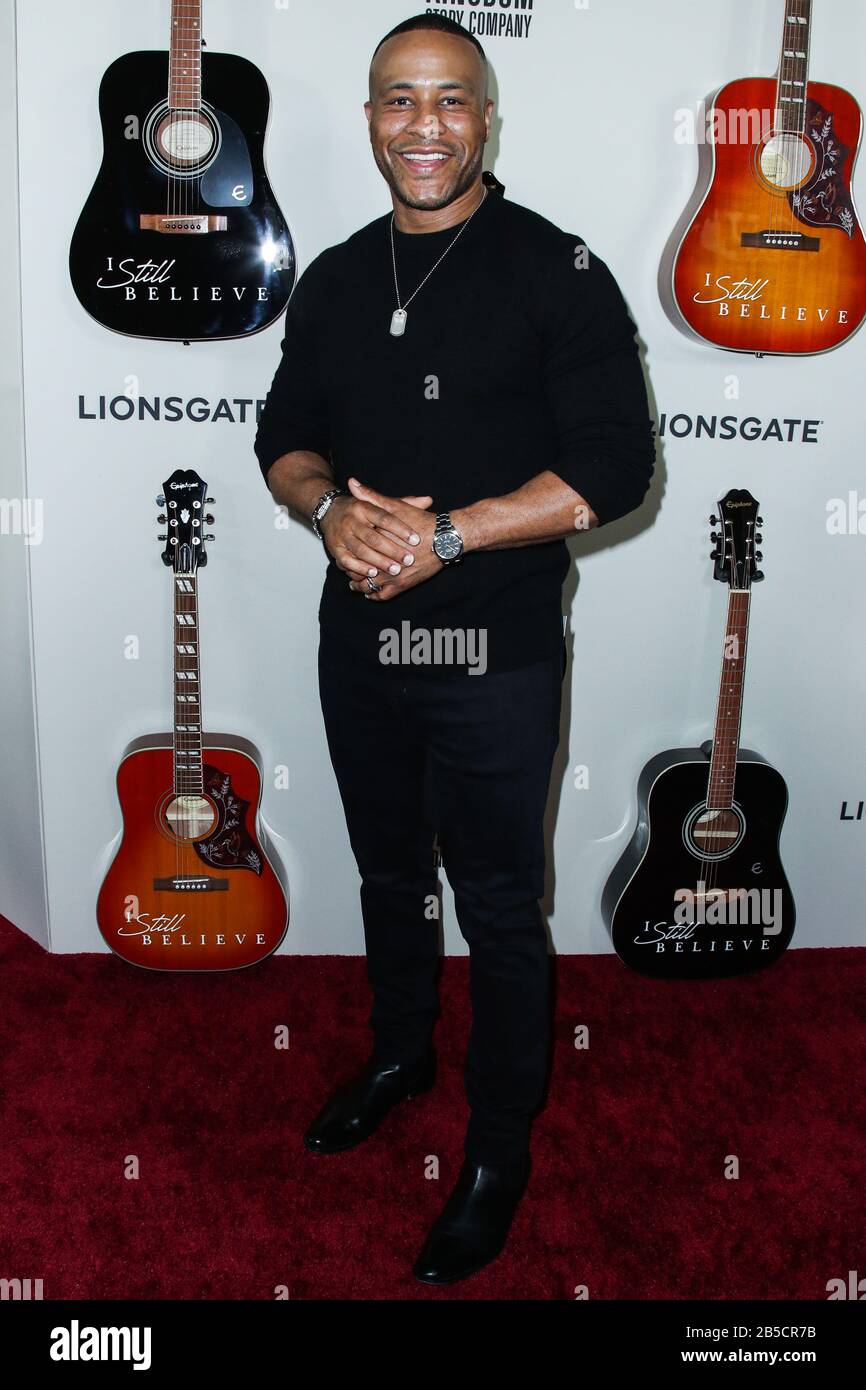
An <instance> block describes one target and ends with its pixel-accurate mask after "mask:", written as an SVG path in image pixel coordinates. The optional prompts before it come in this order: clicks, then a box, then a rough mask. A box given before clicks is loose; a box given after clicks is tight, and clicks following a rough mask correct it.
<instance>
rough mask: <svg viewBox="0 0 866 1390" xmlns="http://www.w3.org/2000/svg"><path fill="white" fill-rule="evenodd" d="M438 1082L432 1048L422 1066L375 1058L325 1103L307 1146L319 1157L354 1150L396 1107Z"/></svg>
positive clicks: (307, 1138) (308, 1136)
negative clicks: (376, 1059)
mask: <svg viewBox="0 0 866 1390" xmlns="http://www.w3.org/2000/svg"><path fill="white" fill-rule="evenodd" d="M435 1079H436V1055H435V1053H434V1051H433V1048H432V1047H431V1048H430V1050H429V1051H428V1053H427V1055H426V1057H424V1059H423V1060H422V1061H421V1062H414V1063H407V1062H380V1061H375V1060H374V1059H373V1058H372V1057H371V1058H370V1059H369V1060H368V1061H367V1062H366V1063H365V1064H364V1066H363V1067H362V1068H361V1070H360V1072H359V1073H358V1075H357V1076H354V1077H352V1079H351V1080H350V1081H347V1082H345V1083H344V1084H343V1085H342V1086H340V1087H339V1088H338V1089H337V1090H336V1091H335V1092H334V1094H333V1095H332V1096H331V1098H330V1100H328V1101H326V1102H325V1104H324V1105H323V1106H322V1109H321V1110H320V1111H319V1113H318V1115H317V1116H316V1118H315V1120H314V1121H313V1123H312V1124H311V1125H310V1127H309V1129H308V1130H307V1132H306V1134H305V1135H304V1143H305V1145H306V1146H307V1148H308V1149H312V1151H313V1153H317V1154H335V1153H341V1152H342V1151H343V1149H353V1148H354V1147H355V1145H356V1144H360V1143H361V1141H362V1140H364V1139H367V1138H369V1136H370V1135H371V1134H372V1133H373V1131H374V1130H376V1129H378V1127H379V1125H380V1124H381V1123H382V1121H383V1120H384V1118H385V1116H386V1115H387V1114H388V1111H389V1110H391V1109H392V1107H393V1106H395V1105H396V1104H397V1103H398V1102H399V1101H401V1100H411V1098H412V1096H419V1095H421V1094H422V1092H424V1091H429V1090H430V1088H431V1086H432V1085H433V1082H434V1081H435Z"/></svg>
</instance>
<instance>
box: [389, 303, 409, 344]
mask: <svg viewBox="0 0 866 1390" xmlns="http://www.w3.org/2000/svg"><path fill="white" fill-rule="evenodd" d="M405 331H406V310H405V309H395V310H394V312H393V314H392V315H391V333H392V334H393V336H394V337H395V338H400V337H402V336H403V334H404V333H405Z"/></svg>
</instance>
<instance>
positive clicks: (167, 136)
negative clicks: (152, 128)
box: [156, 112, 214, 169]
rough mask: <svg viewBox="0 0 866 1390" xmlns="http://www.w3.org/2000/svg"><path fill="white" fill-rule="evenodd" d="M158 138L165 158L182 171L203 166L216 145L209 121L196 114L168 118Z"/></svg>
mask: <svg viewBox="0 0 866 1390" xmlns="http://www.w3.org/2000/svg"><path fill="white" fill-rule="evenodd" d="M156 138H157V141H158V143H159V148H160V151H161V153H162V156H163V158H164V159H167V160H169V162H170V163H172V164H177V165H178V166H179V167H180V168H182V169H189V168H192V167H193V166H195V165H199V164H203V163H204V161H205V160H206V159H207V157H208V155H209V154H210V152H211V150H212V149H213V143H214V136H213V131H212V130H211V128H210V126H209V125H208V123H207V121H206V120H205V119H204V118H203V117H200V116H198V115H197V114H196V113H195V112H184V113H183V114H182V115H169V116H166V117H165V119H164V120H163V121H161V122H160V125H159V129H158V130H157V136H156Z"/></svg>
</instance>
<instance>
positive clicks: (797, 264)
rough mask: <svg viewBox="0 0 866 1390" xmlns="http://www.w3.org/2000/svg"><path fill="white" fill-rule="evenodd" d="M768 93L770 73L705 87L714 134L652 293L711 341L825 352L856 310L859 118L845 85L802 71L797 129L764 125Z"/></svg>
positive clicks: (852, 328) (845, 334) (683, 324)
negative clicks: (710, 95) (801, 117)
mask: <svg viewBox="0 0 866 1390" xmlns="http://www.w3.org/2000/svg"><path fill="white" fill-rule="evenodd" d="M775 105H776V79H775V78H744V79H742V80H741V81H737V82H730V83H728V84H727V86H725V87H722V88H721V90H720V91H719V92H718V93H717V95H716V97H715V98H714V100H713V103H712V108H711V110H710V113H709V119H708V124H709V125H710V128H711V130H712V131H713V132H718V134H719V135H720V136H721V137H722V138H716V139H713V140H710V141H707V142H706V143H704V144H701V145H700V146H699V149H700V154H701V162H702V168H701V174H700V178H699V184H698V189H697V192H696V196H695V198H694V199H693V201H692V204H691V205H690V207H689V209H687V212H686V214H685V217H684V219H683V222H682V223H681V224H680V227H679V228H678V229H677V231H676V232H675V234H674V237H673V240H672V242H671V243H670V245H669V248H668V253H667V255H666V257H665V261H664V262H663V265H662V272H661V278H660V290H661V296H662V300H663V302H664V304H665V308H666V309H667V311H668V314H669V316H670V317H671V319H672V321H673V322H674V323H675V324H676V326H677V327H679V328H681V329H685V330H686V331H687V332H689V333H690V334H693V335H695V336H697V337H698V338H700V339H702V340H703V341H704V342H706V343H711V344H714V345H715V346H716V347H720V348H727V349H729V350H731V351H735V352H753V353H758V354H763V353H773V354H780V355H791V356H793V355H798V354H809V353H819V352H827V351H829V350H830V349H831V348H835V347H838V346H839V345H840V344H841V343H844V342H845V341H846V340H847V339H848V338H850V337H851V335H852V334H853V333H855V332H856V331H857V329H858V328H859V326H860V324H861V323H862V321H863V318H864V316H866V241H864V236H863V229H862V227H861V225H860V222H859V220H858V216H857V212H856V209H855V207H854V202H853V198H852V194H851V185H852V175H853V170H854V163H855V160H856V156H857V151H858V147H859V144H860V138H861V130H862V124H863V118H862V115H861V112H860V108H859V106H858V105H857V103H856V101H855V100H854V98H853V97H852V96H851V95H850V93H848V92H846V91H844V90H843V89H842V88H841V87H833V86H828V85H826V84H825V83H821V82H809V83H808V88H807V101H806V113H805V135H804V136H803V137H801V136H800V135H799V134H794V133H787V134H786V133H774V132H773V130H772V126H771V121H772V112H773V110H774V107H775ZM748 113H753V114H754V116H755V117H757V118H758V119H755V120H752V121H751V122H747V121H746V117H747V115H748ZM760 113H769V120H768V119H767V118H765V117H762V116H761V115H760ZM738 132H739V138H737V133H738ZM683 227H684V228H685V230H684V231H683ZM766 233H776V234H775V235H773V234H771V235H765V234H766ZM744 239H745V240H744Z"/></svg>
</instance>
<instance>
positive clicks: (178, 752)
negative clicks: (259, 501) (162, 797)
mask: <svg viewBox="0 0 866 1390" xmlns="http://www.w3.org/2000/svg"><path fill="white" fill-rule="evenodd" d="M173 578H174V631H173V637H174V791H175V795H176V796H185V795H193V796H201V794H202V790H203V787H204V783H203V778H202V752H201V677H200V666H199V648H198V589H197V578H196V575H195V574H175V575H174V576H173Z"/></svg>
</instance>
